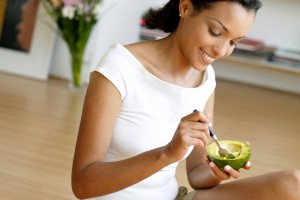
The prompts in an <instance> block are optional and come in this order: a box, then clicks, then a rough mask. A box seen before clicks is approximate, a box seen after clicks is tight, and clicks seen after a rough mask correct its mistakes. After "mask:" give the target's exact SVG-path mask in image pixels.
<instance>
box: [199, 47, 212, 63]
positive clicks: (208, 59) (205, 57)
mask: <svg viewBox="0 0 300 200" xmlns="http://www.w3.org/2000/svg"><path fill="white" fill-rule="evenodd" d="M200 52H201V57H202V60H203V61H204V62H205V63H206V64H211V63H212V62H214V60H215V59H214V58H212V57H210V56H209V55H208V54H207V53H205V51H203V50H202V49H200Z"/></svg>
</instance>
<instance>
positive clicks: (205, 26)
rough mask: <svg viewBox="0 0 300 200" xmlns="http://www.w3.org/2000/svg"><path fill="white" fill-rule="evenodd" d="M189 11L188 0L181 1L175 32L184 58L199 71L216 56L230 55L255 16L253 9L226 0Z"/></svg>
mask: <svg viewBox="0 0 300 200" xmlns="http://www.w3.org/2000/svg"><path fill="white" fill-rule="evenodd" d="M192 13H193V8H192V5H191V3H190V1H189V0H181V1H180V14H181V20H180V23H179V26H178V28H177V31H176V35H177V36H178V43H179V47H180V49H181V51H182V53H183V56H184V57H185V59H186V60H187V62H188V63H190V64H191V65H192V66H193V67H194V68H195V69H196V70H200V71H203V70H205V69H206V67H207V66H208V65H210V64H211V63H212V62H213V61H215V60H216V59H218V58H221V57H224V56H228V55H230V54H231V53H232V51H233V49H234V47H235V44H236V43H237V42H239V41H240V40H241V39H243V38H244V37H245V35H246V33H247V32H248V31H249V29H250V27H251V25H252V24H253V22H254V19H255V13H254V12H247V11H246V10H245V9H244V8H243V7H242V6H240V5H239V4H236V3H233V2H226V1H225V2H224V1H223V2H217V3H215V4H214V5H213V6H212V7H211V8H210V9H207V10H203V11H202V12H200V13H199V14H198V15H192Z"/></svg>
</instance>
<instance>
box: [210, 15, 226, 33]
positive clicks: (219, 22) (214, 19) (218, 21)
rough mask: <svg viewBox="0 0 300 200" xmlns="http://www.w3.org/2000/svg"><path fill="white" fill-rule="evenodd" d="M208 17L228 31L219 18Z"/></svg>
mask: <svg viewBox="0 0 300 200" xmlns="http://www.w3.org/2000/svg"><path fill="white" fill-rule="evenodd" d="M210 19H211V20H213V21H216V22H217V23H218V24H220V25H221V26H222V28H223V29H224V30H225V31H226V32H227V33H228V32H229V31H228V29H227V28H226V26H225V25H224V24H223V23H222V22H221V21H220V20H218V19H216V18H210Z"/></svg>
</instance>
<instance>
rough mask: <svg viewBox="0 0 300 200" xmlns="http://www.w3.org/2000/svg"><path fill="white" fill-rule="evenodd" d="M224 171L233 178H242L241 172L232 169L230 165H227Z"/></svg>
mask: <svg viewBox="0 0 300 200" xmlns="http://www.w3.org/2000/svg"><path fill="white" fill-rule="evenodd" d="M224 171H225V172H227V173H228V174H229V175H230V176H232V177H233V178H239V177H240V172H239V171H237V170H235V169H233V168H232V167H230V166H229V165H226V166H225V167H224Z"/></svg>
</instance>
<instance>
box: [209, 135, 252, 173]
mask: <svg viewBox="0 0 300 200" xmlns="http://www.w3.org/2000/svg"><path fill="white" fill-rule="evenodd" d="M219 142H220V145H221V146H222V147H224V148H226V149H228V150H229V151H231V152H232V153H233V155H235V158H227V157H222V156H220V155H219V153H218V151H219V147H218V146H217V144H216V143H215V142H213V143H211V144H209V145H207V147H206V152H207V154H208V157H209V159H210V160H211V161H212V162H214V163H215V164H216V165H217V166H218V167H220V168H224V166H225V165H230V166H231V167H232V168H234V169H236V170H238V169H240V168H242V167H243V166H244V165H245V163H246V162H247V161H248V160H249V158H250V154H251V148H250V145H249V144H247V143H244V142H240V141H237V140H220V141H219Z"/></svg>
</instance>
